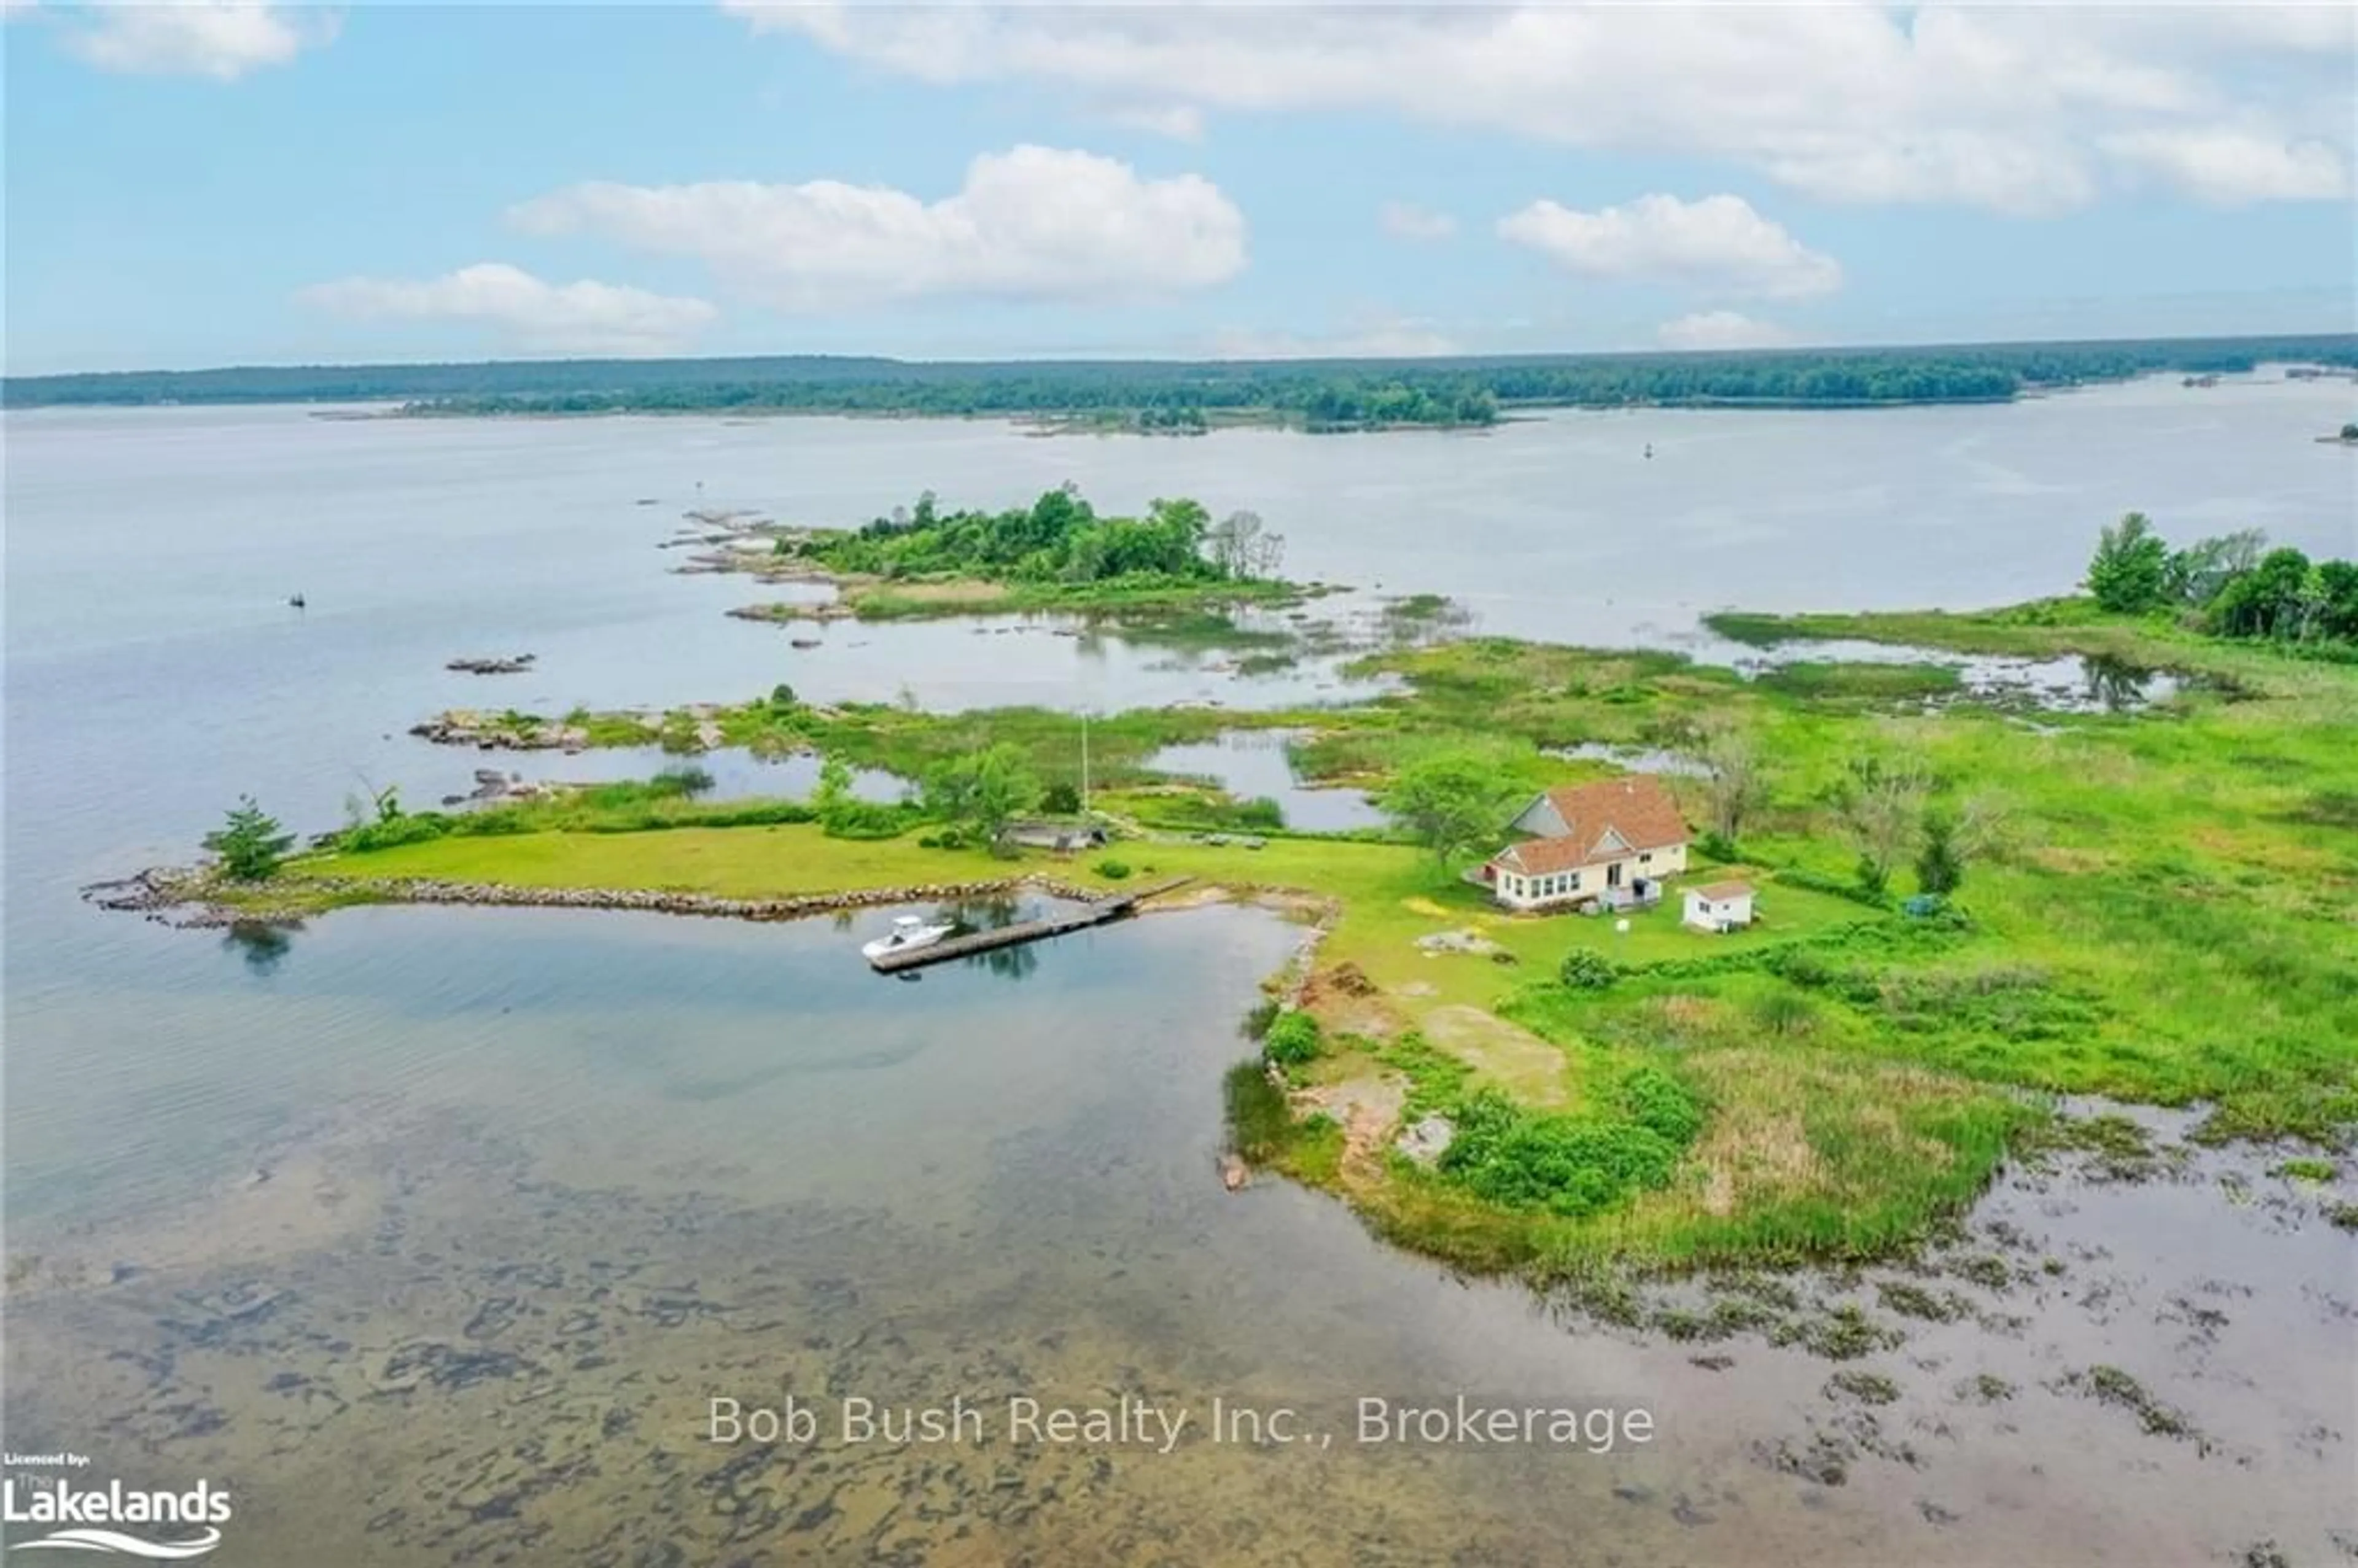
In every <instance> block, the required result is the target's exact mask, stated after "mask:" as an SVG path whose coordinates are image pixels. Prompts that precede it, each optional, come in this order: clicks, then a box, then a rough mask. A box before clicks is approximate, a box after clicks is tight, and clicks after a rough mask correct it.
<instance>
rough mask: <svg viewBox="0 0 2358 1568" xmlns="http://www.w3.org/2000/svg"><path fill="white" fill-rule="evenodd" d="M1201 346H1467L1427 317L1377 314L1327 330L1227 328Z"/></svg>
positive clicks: (1455, 350) (1226, 353)
mask: <svg viewBox="0 0 2358 1568" xmlns="http://www.w3.org/2000/svg"><path fill="white" fill-rule="evenodd" d="M1203 351H1204V353H1205V354H1206V357H1208V358H1211V359H1216V360H1420V359H1438V358H1444V357H1446V356H1448V355H1451V354H1461V353H1464V352H1465V351H1466V350H1465V347H1464V345H1463V344H1461V343H1459V342H1458V341H1457V340H1455V338H1452V337H1450V336H1449V335H1448V334H1447V333H1445V332H1443V331H1440V330H1436V329H1435V328H1434V327H1433V326H1432V325H1431V324H1430V323H1429V322H1424V321H1419V320H1415V319H1411V318H1408V317H1404V316H1382V315H1377V316H1370V317H1368V318H1367V319H1363V320H1361V321H1359V322H1357V323H1356V324H1355V325H1353V326H1351V327H1348V328H1347V329H1345V330H1342V331H1339V332H1334V333H1329V334H1325V335H1312V336H1301V335H1298V334H1295V333H1293V332H1261V331H1254V330H1250V329H1248V328H1241V327H1229V328H1225V329H1223V330H1220V331H1218V332H1216V333H1214V334H1213V335H1212V340H1211V341H1210V342H1209V343H1208V344H1206V345H1205V348H1204V350H1203Z"/></svg>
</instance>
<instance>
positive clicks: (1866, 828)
mask: <svg viewBox="0 0 2358 1568" xmlns="http://www.w3.org/2000/svg"><path fill="white" fill-rule="evenodd" d="M1930 786H1931V779H1930V777H1929V776H1928V775H1927V773H1926V770H1925V768H1924V764H1923V763H1922V762H1920V761H1919V760H1917V759H1915V758H1913V757H1899V758H1894V759H1886V758H1883V757H1878V756H1871V755H1870V756H1862V757H1853V758H1852V759H1851V760H1850V763H1849V766H1848V768H1847V769H1846V770H1845V776H1844V779H1843V782H1842V783H1841V784H1839V785H1837V786H1836V787H1835V790H1834V796H1833V806H1834V815H1835V817H1836V818H1837V820H1839V821H1840V822H1841V824H1842V827H1843V832H1844V837H1846V838H1848V839H1849V840H1850V844H1851V848H1852V849H1855V850H1857V851H1858V881H1859V885H1860V886H1861V887H1863V888H1865V889H1866V891H1867V892H1872V893H1877V894H1879V893H1881V892H1883V891H1884V889H1885V888H1887V887H1888V886H1889V885H1890V882H1891V868H1892V866H1893V865H1894V864H1896V863H1897V862H1898V860H1899V857H1900V856H1901V855H1903V854H1905V853H1906V852H1907V849H1908V846H1909V841H1910V839H1912V838H1914V837H1915V835H1916V833H1917V831H1918V827H1919V825H1920V819H1921V817H1922V816H1923V810H1924V795H1925V793H1926V791H1927V790H1928V789H1929V788H1930Z"/></svg>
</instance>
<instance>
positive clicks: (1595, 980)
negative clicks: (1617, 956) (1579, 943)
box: [1556, 947, 1621, 991]
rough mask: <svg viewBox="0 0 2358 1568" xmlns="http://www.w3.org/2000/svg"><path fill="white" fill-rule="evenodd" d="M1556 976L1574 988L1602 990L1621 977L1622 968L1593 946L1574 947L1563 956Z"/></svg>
mask: <svg viewBox="0 0 2358 1568" xmlns="http://www.w3.org/2000/svg"><path fill="white" fill-rule="evenodd" d="M1556 978H1557V979H1560V980H1562V981H1563V983H1564V984H1565V985H1568V986H1570V987H1572V988H1573V989H1574V990H1590V991H1601V990H1603V989H1605V988H1606V987H1607V986H1609V985H1611V984H1612V983H1613V982H1614V981H1615V980H1617V979H1620V978H1621V970H1620V968H1619V967H1618V966H1617V965H1616V964H1615V963H1614V962H1613V960H1612V959H1610V958H1608V957H1606V956H1605V955H1604V954H1602V953H1599V952H1597V951H1596V950H1595V948H1593V947H1574V949H1573V950H1572V951H1571V952H1569V953H1566V954H1565V955H1564V956H1563V965H1562V966H1561V967H1560V968H1558V969H1557V970H1556Z"/></svg>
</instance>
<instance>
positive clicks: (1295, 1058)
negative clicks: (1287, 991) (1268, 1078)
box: [1261, 1010, 1319, 1067]
mask: <svg viewBox="0 0 2358 1568" xmlns="http://www.w3.org/2000/svg"><path fill="white" fill-rule="evenodd" d="M1318 1047H1319V1040H1318V1021H1317V1020H1316V1019H1314V1018H1313V1017H1311V1016H1310V1015H1309V1014H1308V1013H1306V1012H1303V1011H1298V1010H1297V1011H1293V1012H1287V1013H1282V1014H1280V1015H1279V1017H1278V1018H1277V1020H1276V1022H1272V1023H1271V1025H1270V1026H1269V1033H1266V1034H1264V1035H1262V1036H1261V1050H1262V1051H1263V1052H1265V1053H1266V1054H1268V1056H1269V1059H1270V1060H1271V1061H1272V1062H1274V1063H1276V1064H1277V1065H1279V1066H1281V1067H1299V1066H1301V1065H1303V1064H1304V1063H1306V1062H1314V1061H1316V1060H1317V1059H1318Z"/></svg>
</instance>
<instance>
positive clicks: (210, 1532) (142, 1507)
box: [0, 1454, 230, 1563]
mask: <svg viewBox="0 0 2358 1568" xmlns="http://www.w3.org/2000/svg"><path fill="white" fill-rule="evenodd" d="M0 1463H5V1465H6V1467H7V1468H8V1469H10V1470H16V1469H19V1468H25V1469H30V1468H34V1467H37V1466H38V1467H44V1468H46V1467H51V1466H54V1467H56V1468H59V1469H62V1470H73V1469H80V1468H81V1467H82V1466H84V1465H88V1464H89V1463H90V1460H89V1459H88V1458H87V1457H85V1456H84V1455H82V1454H5V1455H0ZM229 1516H230V1498H229V1493H228V1491H227V1490H225V1489H224V1488H222V1487H216V1486H214V1485H213V1484H212V1483H211V1481H199V1482H198V1483H197V1484H196V1485H195V1486H193V1487H183V1488H181V1489H180V1490H178V1491H165V1490H143V1489H136V1488H133V1487H125V1486H124V1484H123V1483H122V1482H121V1481H110V1482H108V1483H107V1484H106V1485H105V1486H104V1487H78V1486H76V1485H75V1484H74V1483H73V1481H72V1479H71V1478H70V1476H62V1475H61V1476H57V1477H55V1478H54V1479H52V1478H49V1477H43V1478H41V1479H38V1480H19V1479H18V1477H16V1476H9V1477H7V1479H6V1480H5V1481H0V1522H5V1523H6V1524H7V1525H8V1527H9V1529H8V1533H9V1534H10V1535H11V1536H14V1535H16V1534H17V1533H18V1531H19V1530H20V1528H21V1527H23V1526H26V1525H32V1526H35V1527H46V1530H45V1532H44V1533H43V1534H40V1535H38V1536H34V1537H32V1538H31V1539H29V1540H25V1541H10V1543H9V1547H8V1550H9V1551H11V1552H38V1551H42V1550H45V1549H46V1550H49V1551H58V1552H107V1553H110V1554H112V1555H116V1556H123V1557H139V1558H145V1559H146V1560H148V1561H150V1562H157V1563H163V1562H179V1561H184V1560H186V1559H188V1558H191V1557H202V1556H203V1555H204V1554H205V1553H207V1552H211V1550H212V1549H213V1548H214V1547H216V1546H219V1545H220V1544H221V1543H222V1532H221V1527H222V1525H225V1524H227V1523H228V1522H229Z"/></svg>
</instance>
